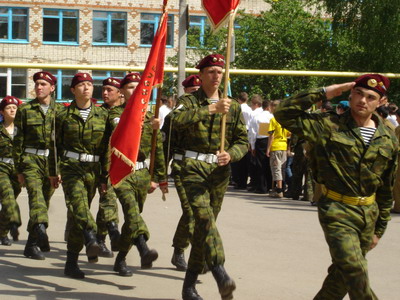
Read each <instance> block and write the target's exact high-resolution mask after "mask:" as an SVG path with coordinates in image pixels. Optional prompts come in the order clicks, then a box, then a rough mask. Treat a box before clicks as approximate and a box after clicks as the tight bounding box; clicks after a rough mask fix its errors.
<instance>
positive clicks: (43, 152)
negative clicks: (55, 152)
mask: <svg viewBox="0 0 400 300" xmlns="http://www.w3.org/2000/svg"><path fill="white" fill-rule="evenodd" d="M25 152H26V153H30V154H36V155H40V156H45V157H47V156H49V154H50V150H49V149H44V150H42V149H35V148H25Z"/></svg>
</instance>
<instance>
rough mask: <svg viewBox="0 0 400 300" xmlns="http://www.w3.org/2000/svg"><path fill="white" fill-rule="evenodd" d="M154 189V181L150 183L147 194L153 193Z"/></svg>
mask: <svg viewBox="0 0 400 300" xmlns="http://www.w3.org/2000/svg"><path fill="white" fill-rule="evenodd" d="M156 188H157V183H156V182H154V181H152V182H150V187H149V189H148V190H147V193H148V194H151V193H152V192H154V190H155V189H156Z"/></svg>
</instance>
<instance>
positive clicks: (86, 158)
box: [64, 151, 100, 162]
mask: <svg viewBox="0 0 400 300" xmlns="http://www.w3.org/2000/svg"><path fill="white" fill-rule="evenodd" d="M64 156H65V157H68V158H73V159H76V160H79V161H80V162H98V161H99V160H100V156H98V155H92V154H88V153H76V152H72V151H65V152H64Z"/></svg>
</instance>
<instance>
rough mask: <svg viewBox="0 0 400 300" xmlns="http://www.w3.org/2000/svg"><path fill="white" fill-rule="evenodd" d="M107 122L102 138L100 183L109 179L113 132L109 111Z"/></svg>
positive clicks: (104, 182)
mask: <svg viewBox="0 0 400 300" xmlns="http://www.w3.org/2000/svg"><path fill="white" fill-rule="evenodd" d="M105 122H106V129H105V131H104V135H103V140H102V143H101V145H102V147H103V149H102V154H101V155H100V162H101V175H100V183H102V184H106V183H107V179H108V169H109V164H110V161H109V159H110V147H109V143H110V137H111V133H112V131H113V128H112V125H111V123H110V122H109V118H108V113H107V118H106V120H105Z"/></svg>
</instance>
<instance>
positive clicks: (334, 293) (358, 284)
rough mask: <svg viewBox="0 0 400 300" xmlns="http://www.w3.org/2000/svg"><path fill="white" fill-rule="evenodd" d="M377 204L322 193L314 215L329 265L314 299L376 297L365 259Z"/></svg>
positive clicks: (362, 298) (370, 239)
mask: <svg viewBox="0 0 400 300" xmlns="http://www.w3.org/2000/svg"><path fill="white" fill-rule="evenodd" d="M378 213H379V211H378V206H377V204H376V203H373V204H372V205H368V206H367V205H363V206H355V205H347V204H344V203H341V202H337V201H332V200H330V199H327V198H326V197H325V196H322V197H321V198H320V200H319V202H318V215H319V220H320V223H321V226H322V229H323V231H324V234H325V239H326V241H327V243H328V246H329V251H330V254H331V257H332V265H331V266H330V267H329V269H328V276H327V277H326V279H325V281H324V283H323V285H322V288H321V290H320V291H319V292H318V294H317V295H316V296H315V298H314V299H316V300H334V299H335V300H336V299H338V300H339V299H343V298H344V296H345V295H346V294H347V293H348V294H349V296H350V299H352V300H367V299H368V300H372V299H378V298H377V297H376V295H375V294H374V292H373V291H372V290H371V288H370V284H369V279H368V265H367V260H366V258H365V256H366V254H367V252H368V251H369V249H370V246H371V243H372V237H373V234H374V230H375V222H376V220H377V217H378Z"/></svg>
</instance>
